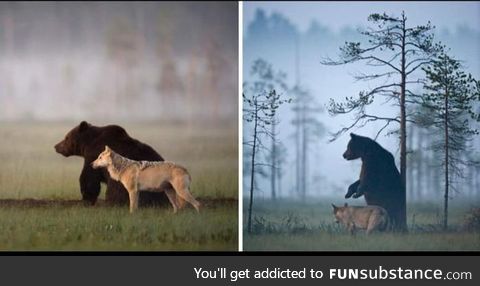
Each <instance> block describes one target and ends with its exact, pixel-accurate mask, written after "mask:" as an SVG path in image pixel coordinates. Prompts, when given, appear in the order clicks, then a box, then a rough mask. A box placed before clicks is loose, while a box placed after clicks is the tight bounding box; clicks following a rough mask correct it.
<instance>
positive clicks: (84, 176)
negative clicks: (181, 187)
mask: <svg viewBox="0 0 480 286" xmlns="http://www.w3.org/2000/svg"><path fill="white" fill-rule="evenodd" d="M106 145H108V146H110V147H112V149H114V150H115V151H116V152H117V153H119V154H120V155H122V156H125V157H127V158H130V159H132V160H137V161H140V160H146V161H163V158H162V156H160V154H158V153H157V152H155V150H153V148H152V147H150V146H148V145H147V144H144V143H142V142H140V141H138V140H136V139H134V138H132V137H130V136H129V135H128V134H127V132H126V131H125V129H123V128H122V127H120V126H117V125H108V126H102V127H98V126H94V125H92V124H90V123H87V122H85V121H82V122H81V123H80V124H79V125H78V126H76V127H75V128H73V129H72V130H70V132H68V133H67V135H65V138H64V139H63V140H62V141H61V142H59V143H58V144H56V145H55V151H56V152H57V153H60V154H62V155H63V156H65V157H70V156H80V157H83V158H84V164H83V169H82V173H81V174H80V192H81V193H82V199H83V200H84V201H86V202H88V203H90V204H92V205H93V204H95V202H96V201H97V198H98V195H99V194H100V183H101V182H103V183H106V184H107V191H106V194H105V199H106V201H107V202H108V203H112V204H127V203H128V193H127V191H126V190H125V188H124V187H123V186H122V184H120V183H119V182H117V181H115V180H112V179H111V178H110V176H109V174H108V172H107V170H105V169H97V170H95V169H93V168H92V166H91V163H92V162H93V161H94V160H95V159H97V157H98V155H99V154H100V153H102V151H103V150H104V149H105V146H106ZM165 187H166V188H168V187H171V186H169V185H167V186H165ZM167 202H168V200H167V197H166V195H165V194H164V192H162V193H153V192H142V193H141V194H140V198H139V204H140V205H151V204H163V203H167Z"/></svg>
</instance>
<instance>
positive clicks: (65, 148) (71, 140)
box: [55, 121, 92, 157]
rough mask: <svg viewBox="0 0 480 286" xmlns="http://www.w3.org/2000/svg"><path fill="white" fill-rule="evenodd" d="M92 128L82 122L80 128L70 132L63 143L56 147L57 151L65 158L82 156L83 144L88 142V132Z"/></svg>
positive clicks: (77, 127)
mask: <svg viewBox="0 0 480 286" xmlns="http://www.w3.org/2000/svg"><path fill="white" fill-rule="evenodd" d="M91 127H92V125H91V124H90V123H88V122H86V121H82V122H81V123H80V124H79V125H78V126H76V127H75V128H73V129H72V130H70V132H68V133H67V135H65V138H64V139H63V140H62V141H60V142H58V143H57V144H56V145H55V151H56V152H57V153H60V154H62V155H63V156H65V157H69V156H74V155H76V156H81V155H82V149H83V148H84V146H83V144H84V143H83V142H86V138H87V137H88V136H87V135H86V134H88V130H89V129H90V128H91Z"/></svg>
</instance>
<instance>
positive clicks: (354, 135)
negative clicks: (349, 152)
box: [350, 133, 358, 139]
mask: <svg viewBox="0 0 480 286" xmlns="http://www.w3.org/2000/svg"><path fill="white" fill-rule="evenodd" d="M350 137H351V138H352V139H354V138H356V137H358V135H357V134H355V133H350Z"/></svg>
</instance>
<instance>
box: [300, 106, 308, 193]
mask: <svg viewBox="0 0 480 286" xmlns="http://www.w3.org/2000/svg"><path fill="white" fill-rule="evenodd" d="M305 113H306V108H305V102H303V104H302V169H301V171H300V172H301V175H302V176H301V178H302V189H301V190H302V201H303V202H305V199H306V195H307V174H306V172H307V130H306V129H307V128H306V123H305V116H306V115H305Z"/></svg>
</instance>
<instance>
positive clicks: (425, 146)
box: [240, 1, 480, 251]
mask: <svg viewBox="0 0 480 286" xmlns="http://www.w3.org/2000/svg"><path fill="white" fill-rule="evenodd" d="M479 11H480V2H436V3H432V2H377V1H375V2H244V3H243V83H242V86H243V92H242V95H243V114H242V116H243V154H242V155H243V182H242V184H243V198H240V199H243V249H244V250H245V251H450V250H452V251H453V250H455V251H458V250H480V237H479V235H478V233H479V231H480V135H479V132H478V130H480V128H479V127H480V81H479V80H480V53H479V50H480V17H479Z"/></svg>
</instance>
